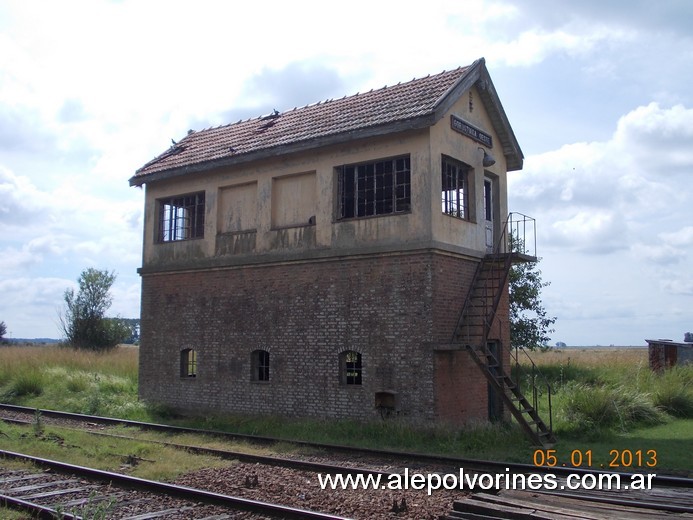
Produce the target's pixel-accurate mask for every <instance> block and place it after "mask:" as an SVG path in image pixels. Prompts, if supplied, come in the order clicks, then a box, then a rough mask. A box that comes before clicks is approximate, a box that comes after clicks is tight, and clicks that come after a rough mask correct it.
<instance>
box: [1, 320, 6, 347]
mask: <svg viewBox="0 0 693 520" xmlns="http://www.w3.org/2000/svg"><path fill="white" fill-rule="evenodd" d="M5 334H7V325H5V322H4V321H0V343H4V342H5Z"/></svg>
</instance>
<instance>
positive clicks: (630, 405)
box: [559, 383, 666, 436]
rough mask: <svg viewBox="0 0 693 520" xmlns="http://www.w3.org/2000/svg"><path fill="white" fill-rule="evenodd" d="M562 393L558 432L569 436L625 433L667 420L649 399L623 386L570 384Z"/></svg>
mask: <svg viewBox="0 0 693 520" xmlns="http://www.w3.org/2000/svg"><path fill="white" fill-rule="evenodd" d="M562 392H563V393H564V395H563V399H562V403H561V404H562V406H561V410H560V412H559V413H560V416H561V420H562V421H561V423H562V424H561V429H563V430H564V431H566V432H570V433H581V434H586V435H592V436H593V435H599V434H600V433H601V432H603V431H604V430H609V429H618V430H620V431H624V432H625V431H628V430H629V429H630V428H632V427H633V426H642V425H654V424H660V423H662V422H664V421H665V420H666V414H664V413H663V412H662V410H660V409H659V408H658V407H657V406H656V405H655V404H654V402H653V401H652V399H651V396H650V395H649V394H646V393H642V392H639V391H637V390H635V389H632V388H627V387H624V386H620V385H619V386H608V385H602V386H592V385H589V384H586V383H571V384H568V385H566V386H565V387H564V388H563V390H562Z"/></svg>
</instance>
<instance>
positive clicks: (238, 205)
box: [218, 182, 257, 233]
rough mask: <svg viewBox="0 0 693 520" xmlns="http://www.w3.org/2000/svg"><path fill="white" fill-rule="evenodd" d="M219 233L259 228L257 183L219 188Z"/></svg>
mask: <svg viewBox="0 0 693 520" xmlns="http://www.w3.org/2000/svg"><path fill="white" fill-rule="evenodd" d="M218 228H219V233H237V232H239V231H251V230H254V229H257V183H256V182H251V183H249V184H241V185H238V186H227V187H225V188H221V189H220V190H219V226H218Z"/></svg>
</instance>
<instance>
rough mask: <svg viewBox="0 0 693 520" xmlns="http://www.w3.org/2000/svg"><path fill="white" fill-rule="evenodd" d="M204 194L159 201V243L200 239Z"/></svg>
mask: <svg viewBox="0 0 693 520" xmlns="http://www.w3.org/2000/svg"><path fill="white" fill-rule="evenodd" d="M204 231H205V192H204V191H201V192H199V193H193V194H191V195H181V196H176V197H171V198H168V199H162V200H159V238H158V240H159V242H173V241H175V240H189V239H191V238H202V237H203V236H204Z"/></svg>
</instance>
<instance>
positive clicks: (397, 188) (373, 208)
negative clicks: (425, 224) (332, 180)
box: [335, 154, 411, 221]
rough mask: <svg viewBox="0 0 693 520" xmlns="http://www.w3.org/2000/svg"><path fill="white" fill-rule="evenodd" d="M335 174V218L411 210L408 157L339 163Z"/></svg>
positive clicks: (351, 217) (338, 219)
mask: <svg viewBox="0 0 693 520" xmlns="http://www.w3.org/2000/svg"><path fill="white" fill-rule="evenodd" d="M335 171H336V174H337V204H336V218H335V220H337V221H342V220H350V219H357V218H369V217H381V216H389V215H398V214H404V213H410V212H411V157H410V155H409V154H405V155H398V156H396V157H390V158H384V159H377V160H373V161H364V162H359V163H351V164H343V165H341V166H337V167H336V168H335Z"/></svg>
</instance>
